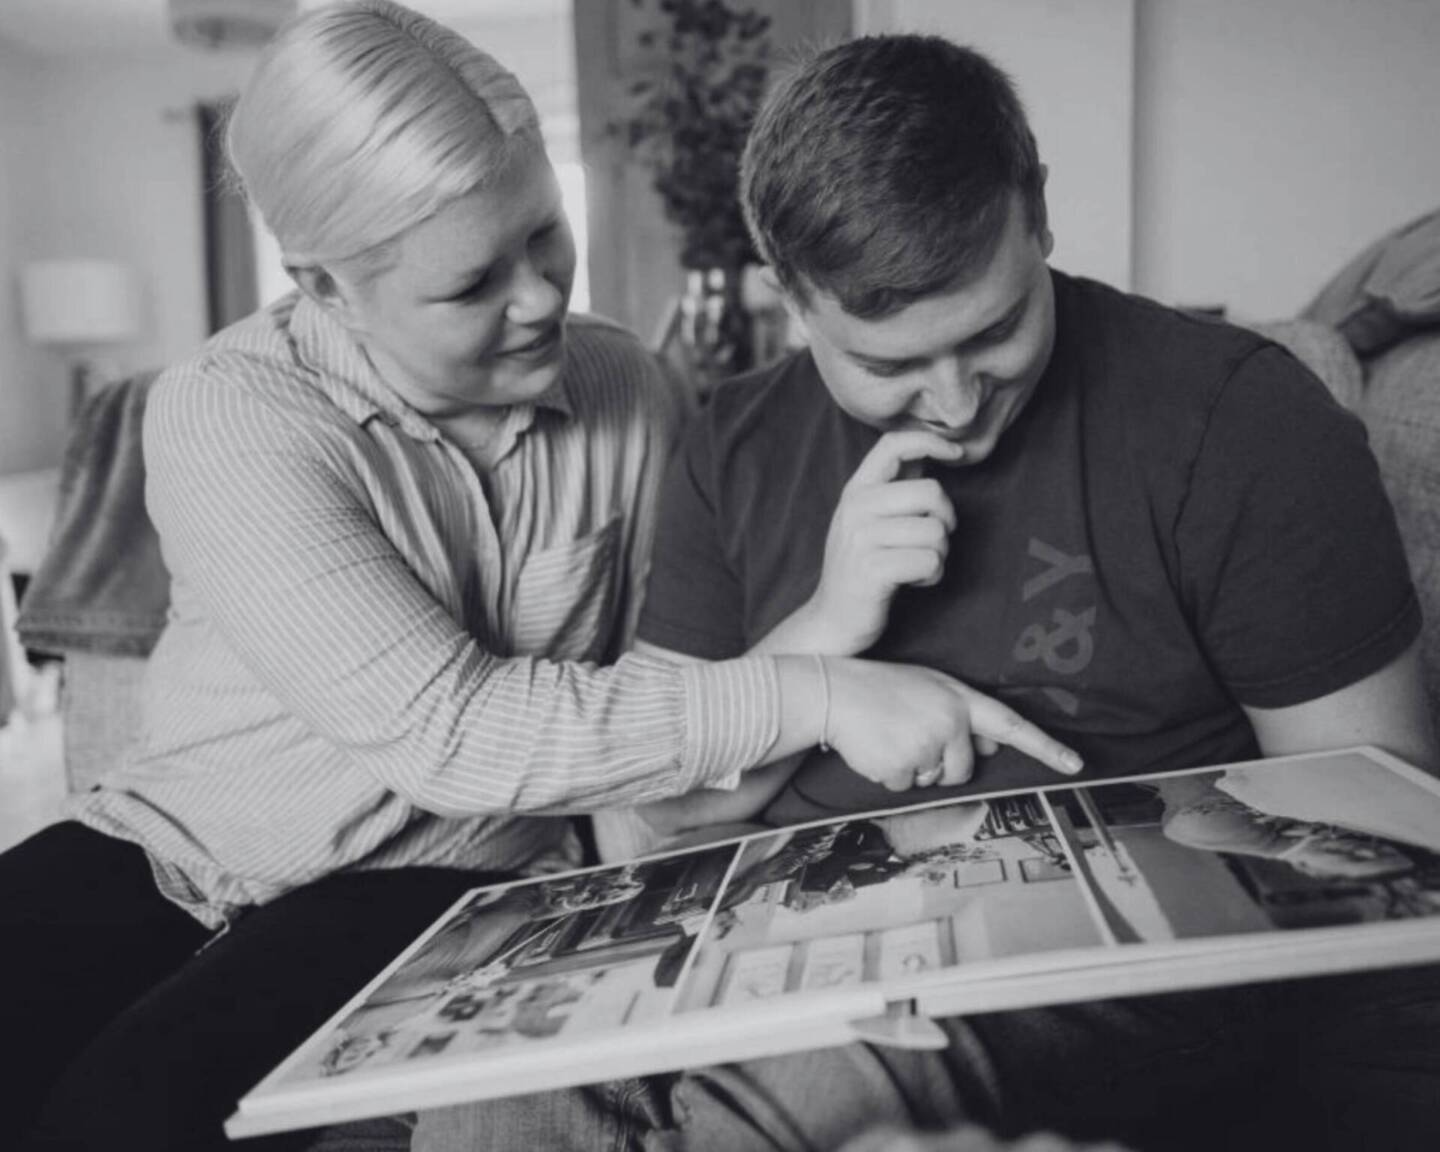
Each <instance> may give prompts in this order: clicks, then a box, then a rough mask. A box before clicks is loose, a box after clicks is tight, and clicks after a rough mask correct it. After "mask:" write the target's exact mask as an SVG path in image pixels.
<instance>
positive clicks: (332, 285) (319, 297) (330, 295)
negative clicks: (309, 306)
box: [285, 264, 358, 331]
mask: <svg viewBox="0 0 1440 1152" xmlns="http://www.w3.org/2000/svg"><path fill="white" fill-rule="evenodd" d="M285 271H286V272H288V273H290V279H292V280H294V281H295V283H296V284H297V285H299V288H300V291H301V292H303V293H305V295H306V296H308V297H310V299H311V300H313V301H314V302H315V304H316V305H318V306H319V307H320V308H321V309H322V310H323V311H324V312H326V313H327V314H328V315H329V316H330V317H331V318H332V319H334V320H336V321H338V322H339V323H340V324H341V325H343V326H344V327H346V328H348V329H351V330H352V331H353V330H354V329H355V327H356V322H357V320H358V316H357V314H356V311H355V301H354V300H353V299H352V293H353V289H351V288H350V287H349V286H347V285H345V284H342V283H341V282H340V281H339V280H337V279H336V278H335V276H334V274H333V273H331V272H330V270H329V269H328V268H326V267H325V266H324V265H322V264H286V265H285Z"/></svg>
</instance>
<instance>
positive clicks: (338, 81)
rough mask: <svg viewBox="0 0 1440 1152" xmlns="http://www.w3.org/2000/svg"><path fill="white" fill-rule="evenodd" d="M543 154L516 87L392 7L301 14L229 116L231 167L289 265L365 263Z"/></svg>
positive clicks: (447, 36)
mask: <svg viewBox="0 0 1440 1152" xmlns="http://www.w3.org/2000/svg"><path fill="white" fill-rule="evenodd" d="M526 146H529V147H539V146H540V125H539V120H538V118H537V116H536V112H535V106H534V104H532V103H531V101H530V97H529V96H528V95H527V94H526V92H525V90H524V89H523V88H522V87H521V86H520V83H519V81H518V80H516V79H515V77H514V76H512V75H511V74H510V73H509V72H507V71H506V70H505V69H504V68H502V67H501V66H500V64H499V63H497V62H496V61H495V60H494V59H493V58H492V57H490V56H488V55H486V54H485V53H484V52H482V51H480V49H478V48H476V47H475V46H474V45H473V44H471V43H470V42H469V41H468V40H466V39H464V38H463V37H461V36H458V35H456V34H455V33H454V32H451V31H450V30H449V29H448V28H444V27H442V26H441V25H439V24H437V23H435V22H434V21H433V20H430V19H428V18H426V17H424V16H421V15H420V14H419V13H417V12H412V11H411V10H410V9H408V8H405V7H403V6H401V5H399V4H394V3H390V2H389V0H355V2H352V3H343V4H335V5H331V6H328V7H325V8H318V9H315V10H313V11H311V12H307V13H304V14H303V15H301V16H299V17H298V18H296V19H295V20H293V21H291V23H290V24H288V25H287V26H286V27H285V28H283V29H282V30H281V31H280V33H279V34H278V35H277V36H276V38H275V39H274V40H273V41H272V42H271V43H270V44H269V45H268V46H267V47H266V49H265V51H264V52H263V54H262V55H261V57H260V59H259V61H258V62H257V64H256V67H255V71H254V73H253V74H252V76H251V77H250V81H249V83H248V84H247V85H246V87H245V90H244V92H243V93H242V94H241V96H240V98H239V100H237V101H236V103H235V107H234V109H233V110H232V112H231V114H230V119H229V124H228V127H227V129H226V147H227V150H228V152H229V155H230V162H231V166H232V167H233V168H234V170H235V172H236V174H237V175H238V176H239V178H240V181H241V182H242V184H243V186H244V189H245V191H246V194H247V195H248V196H249V198H250V201H251V203H252V204H253V205H254V206H255V208H256V209H257V210H258V211H259V213H260V215H261V216H262V217H263V219H264V221H265V224H266V227H268V228H269V229H270V231H271V232H272V233H273V234H274V236H275V239H276V240H277V241H278V242H279V245H280V249H281V252H282V253H283V254H284V257H285V260H286V262H287V263H288V264H322V263H326V262H336V261H342V260H351V259H354V258H357V257H362V258H365V262H366V263H375V262H377V261H378V259H379V258H380V256H381V254H382V252H383V250H384V246H385V245H386V244H387V243H388V242H389V241H391V240H394V239H395V238H396V237H398V236H399V235H400V234H401V233H402V232H405V231H407V230H408V229H410V228H411V227H413V226H414V225H416V224H419V223H420V222H421V221H423V220H426V219H428V218H429V217H430V216H432V215H434V213H435V212H437V211H438V210H439V209H440V208H442V207H444V205H446V204H448V203H449V202H450V201H452V200H454V199H455V198H457V197H459V196H463V195H465V194H466V193H468V192H471V191H473V190H475V189H476V188H479V187H481V186H482V185H484V184H485V182H486V181H487V180H488V179H492V178H494V177H495V176H496V175H498V174H499V172H500V171H502V170H503V169H504V167H505V166H506V164H507V162H508V161H509V159H510V157H511V156H512V155H513V154H514V153H515V152H516V151H517V150H518V149H520V148H522V147H526Z"/></svg>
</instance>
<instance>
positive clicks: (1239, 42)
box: [1135, 0, 1440, 317]
mask: <svg viewBox="0 0 1440 1152" xmlns="http://www.w3.org/2000/svg"><path fill="white" fill-rule="evenodd" d="M1136 58H1137V63H1138V68H1137V75H1136V91H1137V95H1136V100H1135V108H1136V126H1135V157H1136V169H1135V284H1136V287H1137V289H1138V290H1140V291H1142V292H1145V293H1147V294H1151V295H1154V296H1157V297H1159V298H1160V299H1162V300H1166V301H1170V302H1180V303H1195V304H1205V303H1211V302H1214V303H1224V304H1227V305H1228V306H1229V307H1230V310H1231V312H1232V314H1236V315H1240V316H1248V317H1273V316H1286V315H1291V314H1293V313H1294V312H1296V311H1297V310H1298V309H1299V308H1301V307H1303V305H1304V304H1305V303H1306V302H1307V301H1308V300H1309V298H1310V297H1311V296H1312V295H1313V294H1314V292H1315V291H1316V290H1317V289H1318V288H1319V287H1320V286H1321V285H1322V284H1323V283H1324V281H1325V280H1326V279H1328V277H1329V276H1330V275H1331V274H1332V273H1334V272H1335V271H1337V270H1338V269H1339V268H1340V266H1341V265H1342V264H1343V263H1344V261H1345V260H1346V259H1347V258H1348V257H1349V256H1351V255H1353V254H1354V253H1355V252H1356V251H1358V250H1359V249H1360V248H1363V247H1364V246H1365V245H1366V244H1367V243H1368V242H1369V241H1371V240H1373V239H1375V238H1377V237H1379V236H1380V235H1381V234H1383V233H1384V232H1385V231H1387V230H1388V229H1390V228H1392V227H1395V226H1397V225H1399V224H1402V223H1404V222H1405V221H1407V220H1409V219H1411V218H1412V217H1414V216H1416V215H1419V214H1420V213H1421V212H1423V211H1426V210H1429V209H1433V208H1436V207H1437V206H1440V132H1437V128H1436V114H1435V110H1436V109H1437V108H1440V4H1437V3H1435V0H1364V2H1363V3H1361V2H1359V0H1262V2H1258V3H1257V2H1256V0H1207V2H1205V3H1196V2H1195V0H1138V6H1137V27H1136Z"/></svg>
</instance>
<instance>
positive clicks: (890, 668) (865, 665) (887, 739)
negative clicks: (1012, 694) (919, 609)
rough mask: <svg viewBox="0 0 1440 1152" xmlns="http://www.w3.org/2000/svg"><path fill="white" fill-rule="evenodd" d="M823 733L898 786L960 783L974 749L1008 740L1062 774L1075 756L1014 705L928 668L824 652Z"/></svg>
mask: <svg viewBox="0 0 1440 1152" xmlns="http://www.w3.org/2000/svg"><path fill="white" fill-rule="evenodd" d="M826 668H827V670H828V672H829V677H830V692H831V697H830V698H831V708H830V717H829V722H828V726H827V738H828V740H829V742H830V744H831V745H832V746H833V747H834V748H835V750H836V751H837V752H839V753H840V755H841V756H843V757H844V758H845V763H846V764H848V765H849V766H850V767H851V768H853V769H854V770H855V771H856V772H859V773H860V774H861V775H862V776H865V777H866V778H868V779H870V780H874V781H875V782H876V783H879V784H883V785H885V787H886V788H889V789H891V790H892V791H897V792H899V791H904V790H905V789H908V788H911V787H914V786H916V785H917V784H918V785H920V786H922V787H924V786H927V785H930V784H943V785H953V784H964V783H966V782H967V781H968V780H969V779H970V777H971V776H973V775H974V773H975V754H976V752H977V751H978V752H979V753H980V754H981V755H989V754H992V753H993V752H994V751H995V750H996V748H997V747H998V746H999V745H1001V744H1008V745H1009V746H1011V747H1012V748H1015V749H1017V750H1019V751H1021V752H1024V753H1025V754H1026V755H1027V756H1031V757H1033V758H1034V759H1036V760H1039V761H1040V762H1041V763H1042V764H1045V765H1048V766H1049V767H1051V768H1053V769H1054V770H1055V771H1057V772H1060V773H1063V774H1064V775H1067V776H1073V775H1074V774H1075V773H1076V772H1079V771H1080V769H1081V767H1082V766H1083V765H1082V762H1081V760H1080V757H1079V756H1078V755H1077V754H1076V753H1075V752H1073V751H1072V750H1071V749H1069V748H1067V747H1066V746H1065V745H1064V744H1061V743H1060V742H1059V741H1058V740H1054V739H1052V738H1051V737H1050V736H1047V735H1046V734H1045V733H1044V732H1042V731H1041V730H1040V729H1039V728H1037V727H1036V726H1035V725H1034V724H1032V723H1030V721H1028V720H1026V719H1025V718H1024V717H1023V716H1021V715H1020V714H1019V713H1018V712H1016V711H1015V710H1014V709H1013V708H1010V707H1008V706H1007V705H1005V704H1002V703H1000V701H998V700H995V699H992V698H991V697H989V696H986V695H985V694H984V693H983V692H977V691H975V689H973V688H970V687H967V686H966V685H964V684H962V683H961V682H960V681H958V680H956V679H954V678H952V677H950V676H946V675H945V674H944V673H943V672H936V671H933V670H932V669H929V668H920V667H916V666H912V665H905V664H884V663H880V662H877V661H870V660H845V659H830V660H827V661H826Z"/></svg>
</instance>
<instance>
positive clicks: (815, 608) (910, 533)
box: [756, 431, 964, 656]
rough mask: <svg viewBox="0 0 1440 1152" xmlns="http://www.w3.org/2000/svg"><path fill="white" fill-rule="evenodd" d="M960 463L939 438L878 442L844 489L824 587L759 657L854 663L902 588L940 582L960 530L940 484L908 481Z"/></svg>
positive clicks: (916, 434)
mask: <svg viewBox="0 0 1440 1152" xmlns="http://www.w3.org/2000/svg"><path fill="white" fill-rule="evenodd" d="M963 455H964V449H963V448H961V447H960V446H959V445H958V444H952V443H951V442H950V441H948V440H946V439H944V438H943V437H941V436H938V435H936V434H935V433H933V432H924V431H904V432H887V433H885V435H883V436H881V437H880V439H879V440H878V441H876V443H875V447H873V448H872V449H870V451H869V452H868V453H867V454H866V456H865V459H864V460H862V461H861V462H860V466H859V467H858V468H856V469H855V474H854V475H853V476H851V477H850V479H849V481H847V482H846V484H845V487H844V489H842V491H841V494H840V503H839V504H838V505H837V506H836V508H835V514H834V515H833V516H832V517H831V519H830V531H829V534H828V535H827V536H826V539H825V561H824V567H823V569H822V571H821V573H820V583H819V584H818V585H817V587H816V589H815V591H814V593H813V594H812V595H811V597H810V599H809V600H808V601H807V602H806V603H805V605H804V606H802V607H801V608H799V609H797V610H796V612H795V613H794V614H793V615H792V616H791V617H789V619H787V620H786V621H784V622H783V623H781V624H780V625H779V626H778V627H776V629H775V630H774V631H773V632H771V634H770V635H769V636H767V637H766V638H765V640H763V641H762V642H761V643H760V645H759V646H758V647H757V649H756V650H757V651H764V652H774V653H779V652H824V653H828V654H831V655H836V656H853V655H858V654H859V653H861V652H864V651H865V650H866V649H867V648H869V647H870V646H871V645H872V644H874V643H875V641H876V640H878V639H879V638H880V633H881V632H883V631H884V630H885V621H886V618H887V616H888V615H889V613H890V602H891V601H892V600H893V599H894V598H895V593H896V591H897V590H899V589H900V588H901V587H903V586H904V585H907V584H910V585H915V586H917V587H928V586H930V585H933V584H936V583H938V582H939V580H940V577H941V576H942V575H943V574H944V571H945V558H946V556H947V555H948V554H949V550H950V533H951V532H953V531H954V530H955V509H954V507H953V506H952V505H951V503H950V499H949V497H948V496H946V495H945V492H944V490H943V489H942V488H941V487H940V484H939V483H938V482H937V481H935V480H933V479H924V478H920V477H918V476H916V477H912V476H910V475H909V473H911V472H914V471H915V470H916V466H917V465H918V464H919V462H920V461H922V460H938V461H941V462H942V463H946V464H955V463H958V462H959V461H960V459H961V457H962V456H963Z"/></svg>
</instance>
